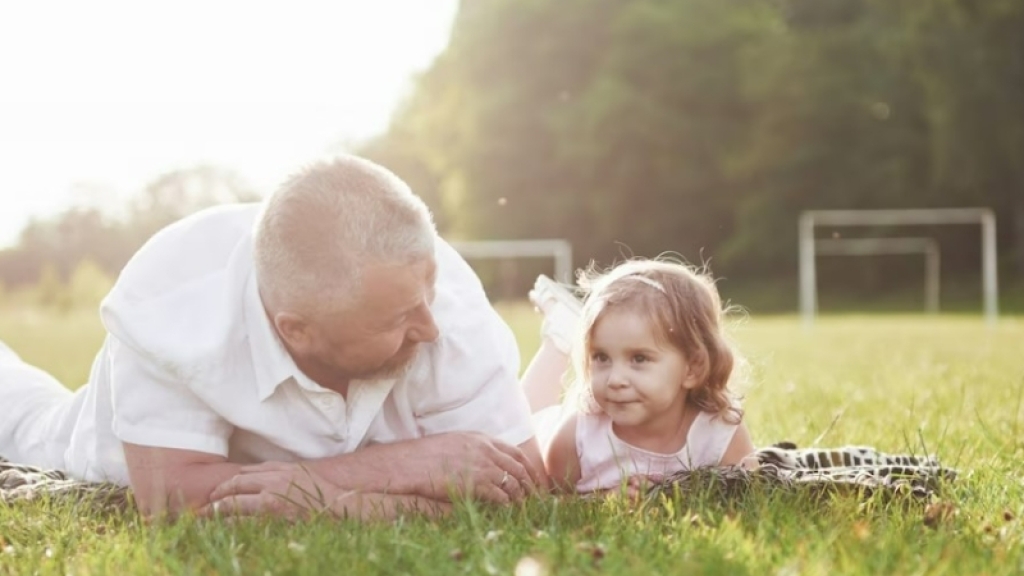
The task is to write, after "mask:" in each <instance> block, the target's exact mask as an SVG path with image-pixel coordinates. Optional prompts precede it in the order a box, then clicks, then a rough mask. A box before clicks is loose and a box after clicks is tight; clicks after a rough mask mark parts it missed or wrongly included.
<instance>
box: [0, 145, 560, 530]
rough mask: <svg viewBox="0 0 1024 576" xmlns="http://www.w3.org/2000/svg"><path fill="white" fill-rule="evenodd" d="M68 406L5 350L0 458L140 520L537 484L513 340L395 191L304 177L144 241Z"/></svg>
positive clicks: (331, 169) (392, 181) (417, 209)
mask: <svg viewBox="0 0 1024 576" xmlns="http://www.w3.org/2000/svg"><path fill="white" fill-rule="evenodd" d="M100 315H101V317H102V320H103V323H104V326H105V327H106V329H107V337H106V340H105V342H104V344H103V348H102V349H101V350H100V352H99V354H98V356H97V357H96V360H95V363H94V364H93V367H92V372H91V374H90V377H89V382H88V384H87V385H86V386H85V387H83V388H81V389H80V390H78V391H77V392H76V393H74V394H72V393H70V392H68V391H67V390H66V389H64V388H63V387H62V386H60V384H59V383H57V382H56V381H55V380H54V379H53V378H52V377H50V376H49V375H47V374H45V373H43V372H42V371H40V370H38V369H36V368H34V367H31V366H28V365H27V364H25V363H24V362H22V361H21V360H20V359H18V358H17V356H16V355H14V353H13V352H11V351H10V350H9V349H6V348H4V347H3V346H2V345H0V455H2V456H5V457H7V458H8V459H10V460H14V461H20V462H25V463H31V464H36V465H40V466H45V467H53V468H61V469H64V470H67V471H68V472H70V473H71V474H72V475H74V476H76V477H78V478H82V479H85V480H95V481H113V482H118V483H121V484H130V485H131V487H132V488H133V490H134V493H135V498H136V501H137V502H138V504H139V507H140V509H141V510H142V511H143V512H144V513H147V514H158V513H164V512H169V513H171V514H174V513H178V512H180V511H183V510H187V509H192V510H198V511H200V513H209V512H210V511H212V510H219V511H221V512H231V513H238V514H250V513H253V514H255V513H277V514H286V515H291V514H297V513H302V512H305V511H306V510H308V509H309V508H318V509H327V510H330V511H334V512H337V513H342V514H350V515H356V516H369V515H383V516H388V515H390V514H393V513H394V512H395V511H396V510H399V509H408V508H419V509H425V510H428V511H436V510H439V509H443V508H444V507H445V506H446V504H445V503H446V502H448V501H449V498H450V497H451V496H452V495H453V494H465V495H472V496H474V497H477V498H480V499H483V500H487V501H492V502H508V501H513V500H517V499H520V498H522V497H523V496H524V495H525V494H527V493H529V492H530V491H532V490H534V489H535V488H536V487H538V486H540V485H543V484H545V483H546V478H545V477H544V475H543V465H542V462H541V459H540V452H539V449H538V447H537V445H536V441H535V440H534V438H533V431H532V427H531V422H530V411H529V408H528V406H527V403H526V401H525V398H524V396H523V393H522V391H521V389H520V387H519V385H518V382H517V373H518V369H519V356H518V352H517V349H516V344H515V341H514V339H513V336H512V334H511V332H510V330H509V329H508V327H507V326H506V325H505V324H504V323H503V322H502V320H501V319H500V318H499V317H498V315H497V314H496V313H495V311H494V310H493V309H492V308H491V306H490V304H489V303H488V301H487V299H486V297H485V295H484V292H483V289H482V287H481V285H480V282H479V280H478V279H477V277H476V276H475V275H474V273H473V272H472V270H471V269H470V268H469V266H468V265H467V264H466V263H465V262H464V261H463V260H462V259H461V258H460V257H459V255H458V254H457V253H456V252H455V251H454V250H453V249H452V248H451V247H450V246H448V245H447V244H446V243H445V242H444V241H442V240H441V239H440V238H438V236H437V233H436V231H435V228H434V224H433V222H432V220H431V216H430V213H429V212H428V210H427V208H426V206H425V205H424V204H423V202H422V201H421V200H420V199H419V198H418V197H417V196H415V195H414V194H413V193H412V192H411V191H410V190H409V188H408V186H406V185H405V183H403V182H402V181H401V180H400V179H399V178H397V177H396V176H394V175H393V174H392V173H390V172H388V171H387V170H385V169H384V168H382V167H380V166H377V165H375V164H373V163H371V162H368V161H365V160H361V159H358V158H354V157H343V158H340V159H337V160H335V161H332V162H327V163H321V164H317V165H314V166H312V167H310V168H308V169H306V170H304V171H302V172H301V173H299V174H298V175H296V176H294V177H293V178H291V179H290V180H289V181H287V182H286V183H285V184H284V185H283V186H282V187H281V188H280V189H279V190H277V191H276V192H275V193H274V194H272V195H271V196H270V197H269V198H268V199H267V200H266V202H265V203H264V204H263V205H262V206H256V205H237V206H226V207H217V208H213V209H209V210H206V211H203V212H200V213H198V214H195V215H193V216H190V217H188V218H185V219H184V220H182V221H180V222H177V223H175V224H173V225H171V226H169V227H168V228H166V229H164V230H162V231H161V232H159V233H158V234H156V235H155V236H154V237H153V238H152V239H151V240H150V241H149V242H148V243H147V244H146V245H145V246H143V247H142V249H140V250H139V252H138V253H137V254H136V255H135V256H134V257H133V258H132V260H131V261H130V262H129V263H128V264H127V265H126V267H125V268H124V270H123V272H122V273H121V276H120V277H119V278H118V280H117V283H116V285H115V286H114V288H113V290H112V291H111V292H110V294H109V295H108V296H107V298H106V299H105V300H104V302H103V305H102V306H101V310H100Z"/></svg>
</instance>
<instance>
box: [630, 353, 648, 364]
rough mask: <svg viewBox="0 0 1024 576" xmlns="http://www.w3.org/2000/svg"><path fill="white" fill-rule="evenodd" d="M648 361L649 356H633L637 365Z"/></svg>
mask: <svg viewBox="0 0 1024 576" xmlns="http://www.w3.org/2000/svg"><path fill="white" fill-rule="evenodd" d="M647 360H648V358H647V356H644V355H643V354H634V355H633V362H636V363H637V364H643V363H644V362H647Z"/></svg>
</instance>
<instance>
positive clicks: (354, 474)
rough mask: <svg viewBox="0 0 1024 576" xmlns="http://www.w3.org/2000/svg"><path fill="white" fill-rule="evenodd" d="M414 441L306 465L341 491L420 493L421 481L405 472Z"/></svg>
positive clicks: (372, 447)
mask: <svg viewBox="0 0 1024 576" xmlns="http://www.w3.org/2000/svg"><path fill="white" fill-rule="evenodd" d="M413 442H415V441H403V442H396V443H393V444H375V445H373V446H368V447H366V448H363V449H361V450H357V451H355V452H351V453H348V454H340V455H338V456H332V457H330V458H321V459H319V460H311V461H307V462H304V464H305V465H307V466H309V467H310V469H311V470H313V471H314V472H316V473H318V474H320V475H321V476H323V477H324V478H327V479H328V480H330V481H331V482H332V483H334V484H335V485H337V486H338V487H339V488H342V489H345V490H356V491H359V492H361V493H364V494H367V493H379V494H406V495H415V494H419V486H420V482H417V477H419V478H420V479H422V477H420V476H419V475H417V474H413V473H411V472H412V471H409V470H406V469H405V468H406V467H405V466H404V460H405V458H406V457H407V456H408V451H409V450H410V449H411V448H412V446H411V445H410V444H411V443H413Z"/></svg>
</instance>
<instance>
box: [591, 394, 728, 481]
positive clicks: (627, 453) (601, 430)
mask: <svg viewBox="0 0 1024 576" xmlns="http://www.w3.org/2000/svg"><path fill="white" fill-rule="evenodd" d="M737 427H738V425H737V424H730V423H729V422H726V421H725V420H724V419H723V418H721V417H716V416H715V415H713V414H710V413H707V412H701V413H700V414H698V415H697V418H696V419H694V421H693V425H691V426H690V431H689V432H688V433H687V435H686V444H685V445H684V446H683V447H682V449H680V450H679V451H678V452H676V453H675V454H659V453H657V452H650V451H648V450H643V449H641V448H637V447H636V446H632V445H630V444H627V443H626V442H624V441H622V440H621V439H619V437H618V436H616V435H615V432H614V431H613V430H612V421H611V418H609V417H608V416H606V415H605V414H583V413H580V414H578V415H577V417H576V454H577V456H579V460H580V481H579V482H577V483H576V490H577V491H578V492H580V493H586V492H593V491H595V490H605V489H609V488H618V487H620V486H622V483H623V479H625V478H629V477H630V476H634V475H638V474H646V475H658V476H668V475H670V474H673V473H675V472H679V471H682V470H691V469H693V468H699V467H701V466H718V465H719V463H720V462H721V461H722V456H723V455H724V454H725V450H726V449H727V448H728V447H729V443H730V442H731V441H732V437H733V434H735V433H736V428H737Z"/></svg>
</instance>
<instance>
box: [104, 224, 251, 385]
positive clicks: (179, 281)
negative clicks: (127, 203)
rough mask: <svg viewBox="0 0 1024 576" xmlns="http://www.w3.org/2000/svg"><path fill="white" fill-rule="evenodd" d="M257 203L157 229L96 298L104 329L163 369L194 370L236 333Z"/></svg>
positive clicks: (236, 337)
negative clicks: (101, 296)
mask: <svg viewBox="0 0 1024 576" xmlns="http://www.w3.org/2000/svg"><path fill="white" fill-rule="evenodd" d="M257 210H258V207H257V206H256V205H231V206H224V207H217V208H213V209H208V210H204V211H202V212H199V213H197V214H194V215H192V216H190V217H188V218H185V219H183V220H181V221H179V222H176V223H174V224H172V225H171V226H168V227H167V228H164V229H163V230H161V231H160V232H158V233H157V234H156V235H155V236H153V238H152V239H150V241H149V242H147V243H146V245H145V246H143V247H142V248H141V249H140V250H139V251H138V253H136V255H135V256H134V257H133V258H132V260H131V261H130V262H129V263H128V265H127V266H125V268H124V270H123V271H122V272H121V275H120V276H119V277H118V280H117V282H116V283H115V285H114V288H113V289H112V290H111V291H110V293H109V294H108V295H107V297H106V298H105V299H104V300H103V303H102V305H101V307H100V316H101V318H102V320H103V324H104V326H105V327H106V329H107V331H108V332H109V333H110V334H112V335H113V336H115V337H116V338H117V339H118V340H120V341H121V342H122V343H124V344H125V345H127V346H129V347H130V348H132V349H134V350H135V351H136V352H138V353H140V354H142V355H143V356H144V357H148V358H150V359H152V360H154V361H157V362H159V364H160V365H163V366H165V367H174V366H177V367H178V368H179V369H185V368H186V367H187V368H188V369H189V370H195V369H199V368H200V367H201V366H202V365H205V364H207V363H208V360H209V359H210V358H214V357H217V356H221V357H223V355H224V354H225V353H226V351H227V347H230V346H232V345H233V344H235V343H238V341H239V340H240V339H241V337H242V336H244V314H243V307H244V305H245V290H246V287H247V283H248V282H249V280H250V276H251V270H252V255H251V228H252V223H253V221H254V218H255V216H256V213H257Z"/></svg>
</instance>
